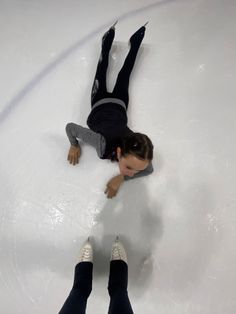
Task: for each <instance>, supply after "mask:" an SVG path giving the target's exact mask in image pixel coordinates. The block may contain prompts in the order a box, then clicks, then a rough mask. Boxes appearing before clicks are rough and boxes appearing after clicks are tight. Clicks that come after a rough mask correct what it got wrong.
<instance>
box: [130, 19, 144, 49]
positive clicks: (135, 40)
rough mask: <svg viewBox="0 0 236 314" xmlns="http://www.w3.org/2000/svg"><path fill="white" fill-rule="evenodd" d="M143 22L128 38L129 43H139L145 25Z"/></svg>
mask: <svg viewBox="0 0 236 314" xmlns="http://www.w3.org/2000/svg"><path fill="white" fill-rule="evenodd" d="M147 24H148V22H147V23H145V24H144V25H143V26H142V27H140V28H139V29H138V30H137V31H136V32H135V33H134V34H133V35H132V36H131V37H130V40H129V43H130V45H140V43H141V42H142V40H143V37H144V35H145V30H146V25H147Z"/></svg>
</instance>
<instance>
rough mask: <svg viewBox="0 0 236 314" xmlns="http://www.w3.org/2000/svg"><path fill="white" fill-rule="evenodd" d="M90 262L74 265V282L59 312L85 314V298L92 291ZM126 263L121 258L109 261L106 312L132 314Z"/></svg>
mask: <svg viewBox="0 0 236 314" xmlns="http://www.w3.org/2000/svg"><path fill="white" fill-rule="evenodd" d="M92 272H93V264H92V263H91V262H81V263H79V264H77V265H76V267H75V275H74V284H73V287H72V290H71V292H70V294H69V296H68V298H67V299H66V301H65V303H64V305H63V307H62V309H61V310H60V312H59V314H85V313H86V305H87V299H88V297H89V295H90V293H91V291H92ZM127 286H128V265H127V264H126V263H125V262H124V261H122V260H113V261H111V262H110V274H109V282H108V292H109V295H110V305H109V310H108V314H121V313H122V314H133V310H132V307H131V304H130V301H129V297H128V292H127Z"/></svg>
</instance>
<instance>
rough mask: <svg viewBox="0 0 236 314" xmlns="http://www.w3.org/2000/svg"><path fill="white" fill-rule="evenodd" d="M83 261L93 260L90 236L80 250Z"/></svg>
mask: <svg viewBox="0 0 236 314" xmlns="http://www.w3.org/2000/svg"><path fill="white" fill-rule="evenodd" d="M81 262H91V263H92V262H93V247H92V245H91V243H90V240H89V238H88V240H87V241H86V242H85V243H84V245H83V246H82V248H81V250H80V255H79V263H81Z"/></svg>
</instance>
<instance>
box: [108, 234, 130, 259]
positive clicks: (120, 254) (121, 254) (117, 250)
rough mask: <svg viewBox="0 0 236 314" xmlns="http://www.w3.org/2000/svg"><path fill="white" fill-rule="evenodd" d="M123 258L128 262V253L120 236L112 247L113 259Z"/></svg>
mask: <svg viewBox="0 0 236 314" xmlns="http://www.w3.org/2000/svg"><path fill="white" fill-rule="evenodd" d="M114 260H122V261H124V262H126V264H127V255H126V252H125V248H124V246H123V244H122V243H121V242H120V240H119V237H118V236H117V237H116V240H115V241H114V242H113V244H112V248H111V261H114Z"/></svg>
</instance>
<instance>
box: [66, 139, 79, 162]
mask: <svg viewBox="0 0 236 314" xmlns="http://www.w3.org/2000/svg"><path fill="white" fill-rule="evenodd" d="M80 155H81V148H80V146H79V144H78V146H73V145H71V147H70V150H69V153H68V157H67V160H68V161H69V163H70V164H73V165H76V164H78V163H79V158H80Z"/></svg>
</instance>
